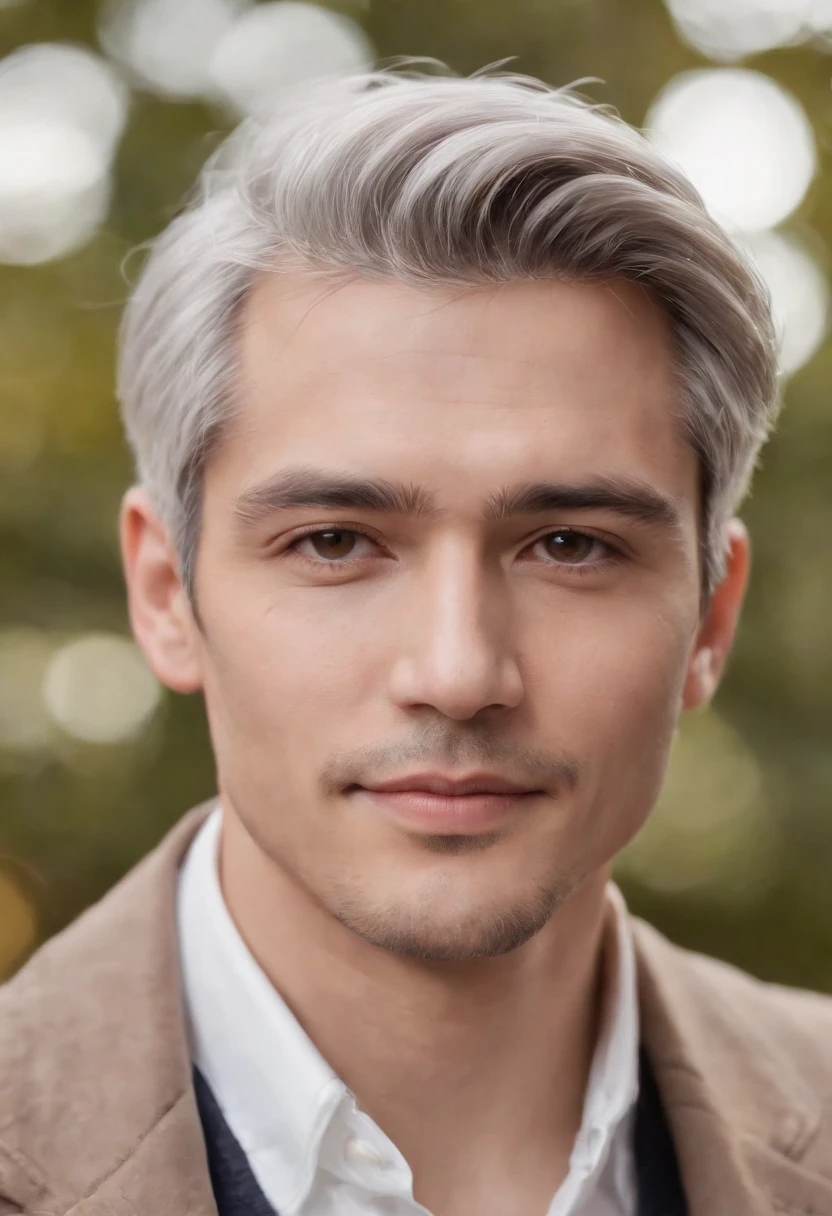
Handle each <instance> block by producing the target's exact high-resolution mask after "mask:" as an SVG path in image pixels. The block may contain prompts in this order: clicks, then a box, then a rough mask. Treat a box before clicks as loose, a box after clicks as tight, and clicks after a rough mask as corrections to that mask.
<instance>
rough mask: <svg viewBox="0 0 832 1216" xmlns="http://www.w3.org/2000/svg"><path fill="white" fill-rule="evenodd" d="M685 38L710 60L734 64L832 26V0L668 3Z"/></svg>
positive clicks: (685, 0) (674, 0)
mask: <svg viewBox="0 0 832 1216" xmlns="http://www.w3.org/2000/svg"><path fill="white" fill-rule="evenodd" d="M666 3H667V7H668V10H669V12H670V15H671V16H672V18H673V21H674V24H675V25H676V28H677V30H678V31H679V33H680V34H681V36H682V38H684V40H685V41H686V42H687V43H689V44H690V46H692V47H694V48H695V49H696V50H697V51H701V52H702V54H703V55H707V56H708V58H709V59H715V60H724V61H730V60H736V59H743V58H744V57H745V56H746V55H754V54H758V53H759V52H761V51H769V50H772V49H773V48H774V47H777V46H785V45H788V44H791V43H795V42H802V41H803V40H805V39H806V38H807V37H810V36H811V35H812V34H813V33H815V32H818V31H823V30H826V29H828V28H829V27H830V26H832V3H830V0H666Z"/></svg>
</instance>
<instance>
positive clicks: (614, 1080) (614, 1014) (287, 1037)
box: [177, 805, 639, 1209]
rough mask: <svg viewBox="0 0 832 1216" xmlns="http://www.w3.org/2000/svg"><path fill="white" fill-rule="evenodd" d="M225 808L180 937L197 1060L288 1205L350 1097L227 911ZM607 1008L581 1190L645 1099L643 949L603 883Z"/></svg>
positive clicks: (184, 885) (182, 901)
mask: <svg viewBox="0 0 832 1216" xmlns="http://www.w3.org/2000/svg"><path fill="white" fill-rule="evenodd" d="M220 825H221V810H220V807H219V805H218V806H217V808H216V809H215V810H214V811H213V812H212V814H211V815H210V816H209V818H208V820H207V821H206V823H205V824H204V826H203V827H202V829H201V830H200V832H199V834H198V836H197V838H196V840H195V841H194V843H193V845H192V846H191V849H190V850H189V853H188V856H187V857H186V859H185V862H184V863H183V866H182V871H181V876H180V881H179V888H178V904H177V919H178V934H179V944H180V958H181V969H182V984H183V995H184V1000H185V1009H186V1014H187V1019H188V1026H189V1034H190V1041H191V1050H192V1058H193V1062H194V1064H195V1065H196V1066H197V1068H199V1070H200V1072H201V1073H202V1074H203V1076H204V1077H205V1079H206V1081H207V1082H208V1084H209V1085H210V1087H211V1089H212V1091H213V1093H214V1096H215V1097H216V1099H217V1101H218V1103H219V1105H220V1109H221V1110H222V1112H223V1115H224V1117H225V1119H226V1122H227V1123H228V1125H229V1127H230V1129H231V1131H232V1132H233V1133H234V1136H235V1137H236V1139H237V1140H238V1141H239V1143H240V1145H241V1146H242V1148H243V1149H244V1150H245V1152H246V1154H247V1156H248V1158H249V1161H250V1163H251V1165H252V1168H253V1169H254V1171H255V1174H257V1175H258V1176H259V1177H260V1178H261V1180H262V1178H263V1176H264V1175H267V1176H268V1180H269V1191H270V1194H271V1195H272V1196H273V1197H274V1199H276V1200H277V1202H278V1206H279V1207H280V1208H283V1207H285V1208H287V1209H290V1208H291V1209H294V1208H295V1206H296V1205H297V1204H299V1203H300V1202H301V1201H302V1198H303V1196H304V1195H305V1194H306V1193H307V1192H308V1191H309V1189H310V1187H311V1185H312V1182H313V1179H314V1176H315V1171H316V1169H317V1165H318V1157H319V1152H320V1147H321V1142H322V1140H323V1137H324V1135H325V1133H326V1131H327V1128H328V1127H329V1125H330V1123H331V1122H332V1119H333V1116H334V1115H335V1112H336V1110H337V1109H338V1108H339V1107H341V1108H343V1106H344V1104H345V1102H346V1103H348V1104H349V1105H350V1106H351V1105H352V1103H351V1095H350V1094H349V1092H348V1090H347V1088H346V1086H345V1085H344V1083H343V1082H342V1081H341V1080H340V1079H339V1078H338V1077H337V1075H336V1074H335V1072H334V1071H333V1069H332V1068H331V1066H330V1065H329V1064H328V1063H327V1061H326V1060H325V1059H324V1058H323V1056H322V1055H321V1054H320V1052H319V1051H318V1050H317V1048H316V1047H315V1045H314V1044H313V1043H312V1041H311V1039H310V1038H309V1036H308V1035H307V1034H306V1032H305V1031H304V1030H303V1028H302V1027H301V1025H300V1024H299V1022H298V1021H297V1019H296V1018H295V1016H294V1014H293V1013H292V1012H291V1010H290V1009H289V1007H288V1006H287V1005H286V1003H285V1002H284V1001H283V999H282V998H281V996H280V995H279V993H278V992H277V991H276V989H275V988H274V987H273V985H272V984H271V982H270V981H269V980H268V978H267V977H266V975H265V974H264V973H263V971H262V970H261V969H260V967H259V966H258V964H257V963H256V961H255V960H254V958H253V957H252V955H251V953H250V951H249V950H248V947H247V946H246V944H245V942H244V941H243V939H242V937H241V936H240V934H239V932H238V930H237V928H236V926H235V925H234V922H233V921H232V919H231V916H230V914H229V912H228V910H227V908H226V905H225V900H224V899H223V895H222V891H221V888H220V882H219V874H218V867H217V850H218V844H219V832H220ZM606 898H607V904H608V920H607V924H606V927H605V939H604V953H603V963H602V966H603V968H604V980H603V984H602V992H603V996H602V1002H603V1004H602V1010H601V1018H600V1030H599V1037H598V1042H597V1045H596V1048H595V1052H594V1054H593V1059H592V1065H591V1068H590V1075H589V1081H588V1084H587V1090H586V1097H585V1099H584V1107H583V1116H582V1122H581V1128H580V1131H579V1133H578V1136H577V1138H576V1141H575V1149H574V1151H573V1154H572V1160H571V1162H570V1176H571V1181H572V1183H574V1185H575V1186H580V1189H581V1190H583V1189H584V1187H586V1186H588V1185H591V1182H592V1179H593V1178H597V1176H598V1174H599V1173H600V1171H601V1169H602V1168H603V1165H604V1162H605V1161H606V1159H607V1157H608V1155H609V1152H610V1151H611V1147H612V1143H613V1141H614V1139H615V1138H616V1136H617V1135H618V1134H619V1133H621V1132H623V1131H624V1129H625V1128H626V1126H627V1124H628V1122H629V1120H628V1117H629V1116H631V1115H632V1111H633V1108H634V1106H635V1102H636V1099H637V1096H638V1086H639V1073H638V1063H639V1061H638V1047H639V1015H638V997H637V984H636V965H635V950H634V946H633V941H632V934H631V930H630V925H629V918H628V915H627V909H626V905H625V903H624V899H623V896H622V895H621V892H620V891H619V889H618V887H617V886H616V885H615V884H614V883H609V884H608V885H607V889H606Z"/></svg>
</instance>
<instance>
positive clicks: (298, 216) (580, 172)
mask: <svg viewBox="0 0 832 1216" xmlns="http://www.w3.org/2000/svg"><path fill="white" fill-rule="evenodd" d="M298 268H303V269H305V270H306V272H307V273H309V274H310V275H312V274H314V275H316V276H320V275H323V276H327V275H335V276H338V277H340V276H343V275H344V274H357V275H361V276H365V277H368V278H373V279H393V280H399V281H400V282H403V283H407V284H412V285H415V286H418V287H421V288H430V287H432V286H440V285H442V286H444V285H453V286H459V285H466V284H467V285H478V284H501V283H506V282H509V281H512V280H520V279H535V280H541V279H544V280H545V279H552V278H558V279H565V280H607V279H611V278H613V277H615V276H623V277H624V278H626V279H631V280H633V281H635V282H636V283H639V284H641V285H642V287H643V288H645V289H646V290H647V291H648V293H649V294H650V295H651V296H652V297H653V298H654V300H655V301H656V302H657V303H658V305H659V306H660V307H661V308H663V309H664V310H665V312H666V313H667V314H668V316H669V317H670V320H671V322H672V327H673V332H674V335H675V344H676V352H677V366H678V383H679V393H678V399H677V400H675V401H672V402H668V408H669V409H672V410H675V411H676V412H677V413H678V416H679V419H680V423H681V425H682V426H683V427H684V430H685V432H686V434H687V438H688V440H689V442H690V443H691V444H692V446H693V448H694V450H695V451H696V453H697V456H698V458H699V466H700V481H701V493H702V525H701V526H702V533H701V535H702V566H703V592H704V595H705V597H707V596H708V595H709V594H710V592H711V591H712V590H713V588H714V586H715V585H716V584H717V582H718V581H719V578H720V577H721V575H722V573H723V569H724V557H725V553H724V539H723V538H724V525H725V522H726V520H727V519H728V518H730V516H731V514H732V513H733V512H734V511H735V509H736V507H737V505H738V504H739V502H740V501H741V499H742V498H743V496H744V495H745V493H746V491H747V489H748V485H749V481H750V477H751V474H752V471H753V468H754V465H755V462H756V459H757V455H758V452H759V449H760V447H761V446H762V444H763V442H764V441H765V439H766V437H767V435H768V433H769V430H770V428H771V425H772V423H773V420H774V418H775V415H776V410H777V396H778V394H777V378H776V352H775V342H774V334H773V328H772V321H771V315H770V308H769V301H768V297H767V293H766V291H765V289H764V287H763V286H762V284H761V282H760V281H759V280H758V278H757V276H756V275H755V274H754V272H753V271H752V270H751V268H750V267H749V265H748V264H747V263H746V261H745V259H744V258H743V256H742V255H741V254H740V252H739V250H738V249H737V248H736V246H735V245H734V243H733V242H732V240H731V239H730V238H729V237H728V236H727V235H726V234H725V232H723V230H722V229H721V228H720V227H719V226H718V225H717V224H716V223H715V222H714V221H713V220H712V219H711V218H710V217H709V215H708V214H707V212H706V210H705V208H704V206H703V204H702V201H701V199H700V198H699V196H698V194H697V193H696V191H695V190H694V189H693V187H692V186H691V185H690V183H689V182H688V181H687V179H686V178H685V177H684V176H683V175H682V174H681V172H680V171H678V170H677V169H676V168H674V167H673V166H672V165H671V164H669V163H668V162H667V161H666V160H665V159H664V158H663V157H662V156H661V155H660V154H659V153H658V152H657V151H656V149H655V148H654V147H653V146H652V145H651V144H650V143H649V142H648V141H647V140H646V139H645V138H644V137H643V136H642V135H640V134H639V133H638V132H637V131H635V130H634V129H633V128H632V127H630V126H628V125H627V124H626V123H625V122H623V121H622V120H621V119H620V118H618V117H617V116H616V115H614V114H613V113H611V112H609V111H608V110H607V109H604V108H601V107H598V106H593V105H591V104H590V103H588V102H587V101H586V100H584V99H583V98H581V97H580V96H578V95H577V94H576V93H575V92H574V91H572V90H570V89H563V88H561V89H554V88H551V87H549V86H547V85H545V84H544V83H542V82H541V81H539V80H535V79H533V78H531V77H526V76H520V75H516V74H509V73H504V72H495V73H489V72H485V73H477V74H475V75H474V76H471V77H466V78H459V77H455V76H452V75H439V74H432V73H427V72H424V71H416V70H413V69H411V70H408V71H403V70H398V71H391V70H387V71H379V72H372V73H367V74H365V75H361V76H354V77H350V78H347V79H342V80H340V81H338V82H336V83H325V84H320V83H319V84H317V85H315V86H311V87H308V88H307V89H305V90H303V91H300V92H298V93H296V94H295V95H294V96H293V97H292V98H291V99H290V100H289V102H288V103H283V104H282V105H281V107H280V108H279V109H278V110H276V111H274V112H270V113H267V114H262V115H259V116H257V117H254V118H250V119H248V120H247V121H246V122H244V123H243V124H241V126H240V127H238V128H237V130H236V131H235V132H234V134H233V135H231V136H230V137H229V138H228V139H227V140H226V141H225V143H224V144H223V145H222V147H221V148H220V149H219V150H218V152H217V153H215V154H214V155H213V156H212V157H211V158H210V160H209V161H208V163H207V164H206V166H205V168H204V169H203V172H202V175H201V178H200V181H199V183H198V188H197V190H196V191H195V193H194V195H193V197H192V199H191V200H190V201H189V203H188V205H187V209H186V210H184V211H183V212H182V213H181V214H180V215H179V216H178V217H177V218H176V219H174V221H173V222H172V223H171V224H170V225H169V227H168V228H167V229H166V230H165V231H164V232H163V233H162V235H161V236H160V237H159V238H158V239H157V240H156V242H155V243H154V245H153V247H152V251H151V254H150V256H149V258H148V260H147V262H146V264H145V266H144V268H143V271H142V274H141V276H140V278H139V281H138V283H137V285H136V287H135V289H134V291H133V293H132V296H131V298H130V300H129V302H128V305H127V308H126V312H125V316H124V320H123V325H122V333H121V351H120V369H119V396H120V399H121V402H122V407H123V417H124V422H125V427H126V431H127V436H128V439H129V442H130V445H131V447H132V449H133V452H134V454H135V459H136V465H137V475H138V478H139V481H140V482H141V483H142V484H143V485H144V486H145V488H146V489H147V491H148V492H149V494H150V495H151V498H152V500H153V501H154V504H155V506H156V509H157V510H158V511H159V513H160V515H161V517H162V519H163V521H164V522H165V524H166V526H167V527H168V529H169V531H170V533H171V536H172V539H173V542H174V544H175V546H176V549H177V553H178V557H179V561H180V566H181V574H182V578H183V581H184V584H185V586H186V588H187V589H188V591H189V593H191V594H192V593H193V573H194V560H195V553H196V548H197V544H198V540H199V529H200V520H201V504H202V481H203V471H204V468H205V463H206V460H207V459H208V457H209V455H210V453H211V451H212V450H213V449H214V447H215V446H216V444H217V443H218V442H219V441H220V439H221V437H222V434H223V430H224V428H225V427H226V426H227V424H228V422H229V420H230V419H231V418H232V417H233V415H234V412H235V411H236V410H239V409H243V408H245V403H244V402H242V401H240V400H238V399H237V396H236V394H235V392H234V388H235V370H236V361H237V343H236V335H235V322H236V320H237V318H238V316H239V312H240V305H241V302H242V301H243V300H244V299H245V298H246V296H247V294H248V292H249V291H250V289H251V287H252V284H253V282H254V280H255V279H256V278H257V277H258V276H259V275H260V274H262V273H263V272H264V271H268V272H272V273H280V272H281V270H290V269H291V270H294V271H296V270H297V269H298Z"/></svg>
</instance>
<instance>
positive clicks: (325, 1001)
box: [220, 812, 609, 1212]
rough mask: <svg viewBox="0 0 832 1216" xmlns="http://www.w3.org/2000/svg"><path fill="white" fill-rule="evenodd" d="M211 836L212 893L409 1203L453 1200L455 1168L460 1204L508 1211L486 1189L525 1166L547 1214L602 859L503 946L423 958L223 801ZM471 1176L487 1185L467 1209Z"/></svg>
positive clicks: (567, 1147)
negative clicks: (384, 944)
mask: <svg viewBox="0 0 832 1216" xmlns="http://www.w3.org/2000/svg"><path fill="white" fill-rule="evenodd" d="M221 841H222V842H221V847H220V875H221V882H222V887H223V893H224V897H225V901H226V904H227V906H228V909H229V912H230V915H231V917H232V919H233V920H234V922H235V924H236V926H237V928H238V930H239V932H240V934H241V936H242V937H243V939H244V941H245V942H246V945H247V946H248V948H249V950H250V951H251V953H252V954H253V956H254V957H255V959H256V960H257V962H258V964H259V966H260V967H261V968H262V970H263V971H264V972H265V974H266V975H267V976H268V978H269V979H270V980H271V982H272V983H273V984H274V986H275V988H276V989H277V990H278V991H279V992H280V994H281V996H282V997H283V999H284V1000H285V1001H286V1002H287V1004H288V1005H289V1007H290V1008H291V1009H292V1012H293V1013H294V1015H295V1016H296V1017H297V1019H298V1021H299V1022H300V1023H301V1025H302V1026H303V1027H304V1029H305V1031H306V1033H307V1034H308V1035H309V1037H310V1038H311V1039H312V1041H313V1042H314V1043H315V1046H316V1047H317V1048H318V1050H319V1051H320V1052H321V1054H322V1055H323V1056H324V1057H325V1058H326V1059H327V1060H328V1062H329V1063H330V1064H331V1066H332V1068H333V1069H334V1070H335V1072H336V1073H337V1074H338V1076H339V1077H340V1078H341V1079H342V1080H343V1081H344V1083H345V1084H346V1085H347V1087H348V1088H349V1089H350V1090H351V1091H352V1092H353V1093H354V1094H355V1096H356V1098H357V1100H358V1103H359V1105H360V1106H361V1109H362V1110H364V1111H365V1112H366V1113H367V1114H368V1115H369V1116H370V1117H371V1118H373V1119H374V1120H375V1121H376V1122H377V1123H378V1125H379V1126H380V1127H381V1128H383V1129H384V1131H385V1132H386V1134H387V1135H388V1136H389V1137H390V1138H391V1140H392V1141H393V1142H394V1143H395V1144H396V1145H397V1147H398V1148H399V1150H400V1151H401V1152H402V1153H403V1155H404V1156H405V1158H406V1159H407V1161H408V1162H409V1164H410V1166H411V1168H412V1170H413V1175H414V1179H415V1183H416V1191H417V1194H418V1197H419V1199H420V1201H421V1202H422V1203H424V1204H425V1206H427V1207H428V1208H429V1209H430V1210H432V1211H434V1212H436V1211H442V1212H450V1211H452V1210H455V1208H456V1201H455V1199H453V1198H452V1196H453V1195H454V1194H455V1192H456V1191H457V1190H458V1189H459V1187H461V1186H462V1179H465V1180H466V1182H465V1195H464V1199H461V1200H460V1204H459V1206H460V1207H461V1208H462V1209H463V1210H467V1211H471V1210H479V1211H481V1212H485V1211H491V1210H494V1211H499V1210H502V1211H505V1210H510V1209H511V1208H512V1207H514V1208H515V1210H519V1209H518V1208H517V1206H516V1202H512V1203H509V1206H508V1208H507V1207H506V1206H505V1198H504V1199H501V1200H499V1201H498V1200H496V1199H495V1198H494V1195H495V1191H494V1187H495V1186H496V1185H497V1181H498V1180H499V1179H501V1178H503V1179H504V1178H505V1177H512V1176H513V1177H515V1178H516V1177H517V1176H518V1175H521V1176H523V1177H524V1178H525V1179H526V1180H527V1182H528V1188H531V1191H532V1192H533V1194H531V1193H530V1194H529V1196H528V1197H529V1200H530V1201H531V1202H530V1204H529V1205H527V1206H526V1208H525V1210H528V1211H532V1210H534V1208H535V1207H537V1206H539V1204H541V1203H542V1206H540V1210H541V1211H545V1210H546V1209H547V1206H548V1202H549V1200H550V1199H551V1196H552V1194H554V1191H555V1190H556V1189H557V1186H558V1185H559V1183H560V1181H561V1180H562V1178H563V1177H564V1176H565V1175H566V1173H567V1170H568V1161H569V1154H570V1152H571V1149H572V1146H573V1143H574V1139H575V1136H576V1134H577V1131H578V1129H579V1127H580V1123H581V1117H582V1110H583V1099H584V1093H585V1089H586V1085H587V1079H588V1075H589V1069H590V1065H591V1061H592V1054H593V1051H594V1047H595V1043H596V1038H597V1031H598V1021H599V1015H600V1004H601V999H602V962H603V959H602V956H603V948H602V947H603V941H604V937H605V933H604V930H605V925H606V922H607V914H608V911H609V909H608V906H607V904H606V902H605V899H604V888H605V885H606V882H607V878H608V873H607V871H606V870H604V871H598V872H596V873H594V874H592V875H591V876H590V877H589V878H588V879H586V880H585V881H584V883H583V884H582V885H581V887H580V888H579V889H578V890H577V891H576V892H574V893H573V894H572V895H571V896H570V897H569V899H568V900H567V901H566V902H565V903H564V904H563V905H561V907H560V908H559V909H558V910H557V912H556V913H555V915H554V916H553V917H552V919H551V921H550V922H549V924H548V925H546V926H545V927H544V929H542V930H541V931H540V932H539V933H538V934H537V935H536V936H535V937H534V938H532V939H531V940H530V941H528V942H527V943H526V944H525V945H523V946H521V947H519V948H518V949H516V950H514V951H512V952H510V953H509V954H505V955H501V956H499V957H496V958H489V959H479V960H475V961H472V962H466V963H464V964H454V963H435V962H425V961H421V960H414V959H412V958H406V957H403V956H400V955H395V954H392V953H390V952H389V951H385V950H381V949H379V948H378V947H375V946H373V945H371V944H369V943H367V942H365V941H364V940H363V939H361V938H359V937H358V936H357V935H356V934H354V933H353V932H352V931H351V930H349V929H347V928H346V927H345V926H344V925H342V924H341V923H340V922H339V921H337V920H335V919H334V918H333V917H332V916H330V915H329V914H328V913H327V912H326V911H325V909H323V908H322V907H321V906H320V904H318V903H317V902H316V901H315V900H314V899H313V898H312V897H311V896H310V895H309V893H308V892H307V891H306V890H305V889H304V888H302V887H301V886H299V885H298V884H297V883H296V882H294V881H293V880H292V879H291V878H290V877H289V876H287V875H286V873H285V871H283V870H282V869H281V868H280V867H279V866H277V865H276V864H275V863H274V862H272V861H271V860H270V859H268V858H267V857H266V856H265V855H264V854H263V853H262V852H261V851H260V850H259V848H258V847H257V846H256V845H255V844H254V842H253V841H252V840H251V838H250V837H249V836H248V834H247V833H246V831H245V829H244V828H243V827H242V825H241V823H240V821H239V820H238V819H237V817H236V815H234V814H233V813H232V814H228V813H227V812H224V822H223V831H222V838H221ZM449 1145H452V1146H453V1152H451V1153H449V1152H448V1146H449ZM472 1178H477V1179H479V1181H480V1185H481V1187H482V1190H483V1195H482V1198H481V1200H480V1201H479V1202H478V1203H474V1205H473V1207H472V1194H471V1179H472ZM538 1193H539V1196H540V1197H541V1198H540V1199H539V1201H538V1202H535V1199H534V1197H533V1196H537V1195H538ZM514 1198H515V1200H516V1196H515V1197H514ZM500 1203H502V1204H503V1206H502V1208H501V1207H500Z"/></svg>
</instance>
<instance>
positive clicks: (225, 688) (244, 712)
mask: <svg viewBox="0 0 832 1216" xmlns="http://www.w3.org/2000/svg"><path fill="white" fill-rule="evenodd" d="M227 601H228V602H226V603H224V604H220V603H216V604H215V606H214V611H213V613H212V618H211V620H210V621H209V620H206V622H205V628H206V664H205V666H206V669H207V670H206V675H205V681H204V686H205V700H206V707H207V710H208V716H209V719H210V720H211V721H212V723H213V724H214V725H215V727H216V729H217V730H219V729H222V731H223V734H224V735H225V736H227V737H228V736H230V737H232V738H234V739H235V740H239V742H240V744H241V745H242V746H244V747H245V748H246V750H247V751H248V753H249V754H251V753H252V752H253V751H254V750H256V749H257V748H258V747H261V748H262V747H263V746H267V747H268V749H269V750H268V753H267V755H268V758H269V759H270V760H271V761H272V762H273V761H274V760H275V759H276V758H277V755H276V753H275V750H274V747H275V740H276V738H277V737H281V738H284V739H293V738H294V739H298V738H299V737H300V736H302V735H303V734H304V733H308V731H309V730H310V729H312V730H314V729H315V727H316V725H317V724H319V723H320V724H323V722H324V721H325V720H327V719H332V718H333V716H337V717H338V718H339V719H340V720H341V721H342V722H343V721H344V715H345V714H351V712H352V706H353V705H354V704H355V702H356V699H357V698H358V697H360V696H361V687H362V679H366V678H367V676H368V669H369V668H371V667H372V662H371V656H372V653H373V649H372V642H373V637H374V636H375V637H376V639H377V637H378V631H377V629H375V630H374V629H373V628H372V627H371V624H372V623H371V621H370V620H369V618H368V615H367V614H358V617H357V618H356V616H355V614H354V613H353V612H351V611H350V610H349V608H348V607H347V606H345V609H344V611H343V612H342V613H341V612H338V613H334V614H333V613H332V611H329V612H328V613H326V614H322V613H321V612H320V611H319V610H318V608H317V606H316V605H314V604H313V603H312V601H311V599H310V597H309V596H308V595H307V596H301V595H294V596H292V595H288V596H284V597H282V600H281V602H280V603H279V604H278V603H275V601H274V600H273V599H269V598H266V597H263V599H261V600H260V602H259V603H258V599H257V595H256V593H254V594H246V593H244V592H243V591H242V589H241V588H238V589H237V590H236V592H234V593H232V592H230V591H229V594H228V596H227ZM289 754H291V749H290V751H289Z"/></svg>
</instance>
